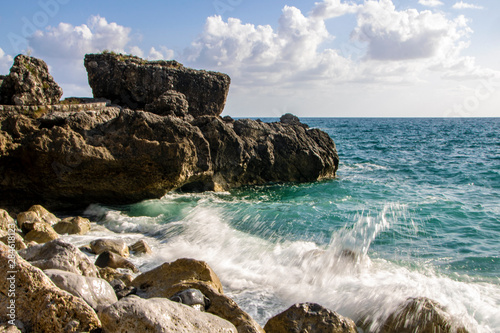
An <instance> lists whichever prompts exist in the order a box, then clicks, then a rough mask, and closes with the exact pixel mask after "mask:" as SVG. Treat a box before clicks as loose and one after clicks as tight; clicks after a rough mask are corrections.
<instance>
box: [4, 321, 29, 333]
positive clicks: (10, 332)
mask: <svg viewBox="0 0 500 333" xmlns="http://www.w3.org/2000/svg"><path fill="white" fill-rule="evenodd" d="M18 322H19V321H18ZM19 323H20V322H19ZM20 326H21V325H20ZM22 326H23V327H24V325H22ZM22 332H23V331H22V330H20V329H19V328H17V327H16V326H12V325H10V324H7V323H5V324H1V325H0V333H22Z"/></svg>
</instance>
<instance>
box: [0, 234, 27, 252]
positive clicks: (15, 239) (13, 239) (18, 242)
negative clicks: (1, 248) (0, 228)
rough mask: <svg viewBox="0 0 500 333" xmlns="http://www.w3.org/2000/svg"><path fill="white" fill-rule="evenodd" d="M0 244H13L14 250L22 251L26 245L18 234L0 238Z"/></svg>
mask: <svg viewBox="0 0 500 333" xmlns="http://www.w3.org/2000/svg"><path fill="white" fill-rule="evenodd" d="M0 242H3V243H4V244H5V245H9V244H12V243H13V244H14V248H15V249H16V250H22V249H25V248H26V244H25V243H24V239H23V238H22V237H21V235H19V234H18V233H10V234H7V235H5V236H2V237H0Z"/></svg>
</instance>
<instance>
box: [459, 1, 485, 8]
mask: <svg viewBox="0 0 500 333" xmlns="http://www.w3.org/2000/svg"><path fill="white" fill-rule="evenodd" d="M452 8H453V9H484V7H483V6H479V5H475V4H471V3H466V2H463V1H460V2H457V3H455V4H454V5H453V7H452Z"/></svg>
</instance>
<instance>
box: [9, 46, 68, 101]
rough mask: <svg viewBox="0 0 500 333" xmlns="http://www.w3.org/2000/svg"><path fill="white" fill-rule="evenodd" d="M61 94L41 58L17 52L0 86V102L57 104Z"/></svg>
mask: <svg viewBox="0 0 500 333" xmlns="http://www.w3.org/2000/svg"><path fill="white" fill-rule="evenodd" d="M62 94H63V91H62V89H61V87H59V86H58V85H57V83H56V82H55V81H54V79H53V78H52V76H51V75H50V74H49V68H48V66H47V64H46V63H45V62H44V61H43V60H40V59H37V58H34V57H29V56H25V55H22V54H19V55H18V56H16V57H15V58H14V64H13V65H12V67H11V69H10V73H9V75H8V76H6V77H5V78H4V80H3V82H2V85H1V87H0V104H8V105H24V106H27V105H47V104H57V103H58V102H59V100H60V99H61V96H62Z"/></svg>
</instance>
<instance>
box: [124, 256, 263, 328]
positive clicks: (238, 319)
mask: <svg viewBox="0 0 500 333" xmlns="http://www.w3.org/2000/svg"><path fill="white" fill-rule="evenodd" d="M131 285H132V286H134V287H136V288H137V294H138V295H142V296H144V297H147V298H151V297H165V298H170V297H172V296H174V295H175V294H176V293H178V292H180V291H183V290H185V289H189V288H194V289H198V290H200V291H201V292H202V293H203V294H204V295H205V296H206V297H207V298H208V299H209V300H210V303H211V305H210V307H209V308H208V312H210V313H212V314H215V315H216V316H219V317H221V318H224V319H226V320H228V321H229V322H231V323H232V324H233V325H234V326H235V327H236V328H237V329H238V332H239V333H263V332H264V330H263V329H262V328H261V327H260V326H259V324H258V323H257V322H255V320H253V318H252V317H250V316H249V315H248V314H247V313H246V312H245V311H243V310H242V309H241V308H239V307H238V305H237V304H236V303H235V302H234V301H233V300H232V299H230V298H229V297H227V296H225V295H223V291H222V285H221V283H220V280H219V278H218V277H217V275H216V274H215V273H214V272H213V270H212V269H211V268H210V267H209V266H208V265H207V264H206V263H205V262H203V261H198V260H194V259H178V260H176V261H174V262H172V263H165V264H163V265H161V266H159V267H157V268H155V269H152V270H150V271H148V272H145V273H143V274H141V275H139V276H137V277H136V278H135V279H134V280H133V281H132V283H131Z"/></svg>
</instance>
